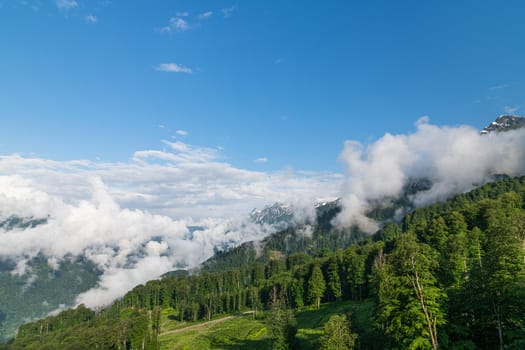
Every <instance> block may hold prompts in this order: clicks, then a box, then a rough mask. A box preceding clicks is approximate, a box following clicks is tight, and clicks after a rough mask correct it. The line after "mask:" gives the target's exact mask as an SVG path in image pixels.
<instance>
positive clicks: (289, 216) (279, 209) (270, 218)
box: [250, 203, 294, 227]
mask: <svg viewBox="0 0 525 350" xmlns="http://www.w3.org/2000/svg"><path fill="white" fill-rule="evenodd" d="M293 216H294V214H293V209H292V206H291V205H289V204H285V203H274V204H273V205H270V206H267V207H265V208H264V209H253V210H252V211H251V213H250V219H251V220H252V221H253V222H255V223H257V224H261V225H262V224H268V225H278V226H285V227H286V226H288V225H289V224H291V223H292V220H293Z"/></svg>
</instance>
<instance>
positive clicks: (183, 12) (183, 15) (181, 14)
mask: <svg viewBox="0 0 525 350" xmlns="http://www.w3.org/2000/svg"><path fill="white" fill-rule="evenodd" d="M176 15H177V17H188V16H189V15H190V13H189V12H188V11H182V12H177V13H176Z"/></svg>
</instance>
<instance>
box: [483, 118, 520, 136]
mask: <svg viewBox="0 0 525 350" xmlns="http://www.w3.org/2000/svg"><path fill="white" fill-rule="evenodd" d="M523 127H525V117H518V116H515V115H510V114H502V115H500V116H499V117H498V118H496V120H495V121H493V122H492V123H490V125H487V126H486V127H484V128H483V130H481V132H480V133H481V134H482V135H483V134H490V133H491V132H501V131H508V130H513V129H519V128H523Z"/></svg>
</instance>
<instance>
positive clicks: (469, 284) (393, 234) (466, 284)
mask: <svg viewBox="0 0 525 350" xmlns="http://www.w3.org/2000/svg"><path fill="white" fill-rule="evenodd" d="M524 203H525V176H523V177H518V178H505V179H501V180H498V181H496V182H493V183H489V184H485V185H483V186H481V187H479V188H477V189H475V190H473V191H470V192H468V193H464V194H458V195H456V196H454V197H453V198H450V199H449V200H447V201H445V202H440V203H435V204H432V205H430V206H428V207H424V208H419V209H415V210H414V211H412V212H410V213H409V214H408V215H406V216H405V217H404V218H403V219H402V220H401V221H400V222H399V223H390V224H388V225H386V226H385V227H384V228H383V229H381V230H380V231H378V232H377V233H376V234H374V235H372V236H370V235H368V236H365V237H363V238H362V239H361V240H360V241H359V242H353V243H348V242H347V243H346V245H345V244H343V243H342V242H341V241H338V242H337V243H338V244H339V247H340V248H343V249H337V250H336V249H321V250H319V249H317V250H316V249H311V247H312V246H318V247H319V246H322V245H323V240H324V239H325V237H326V236H327V235H330V234H331V232H317V231H319V228H318V227H317V226H316V227H314V228H313V233H312V236H311V238H308V239H309V240H307V241H305V242H307V243H308V244H307V246H306V247H303V249H299V250H297V252H296V253H291V254H289V253H288V252H287V251H286V250H285V249H286V247H287V243H286V240H287V237H289V236H290V235H293V234H295V235H297V236H298V237H300V236H304V234H305V232H304V230H305V228H306V227H305V226H298V227H294V228H293V229H292V228H290V229H288V230H286V231H283V232H279V233H276V234H274V235H271V236H270V237H268V238H267V239H266V240H265V241H264V242H263V243H264V246H261V247H260V248H263V249H262V251H260V250H261V249H257V247H255V246H254V247H253V248H255V253H256V255H255V256H254V260H252V261H248V262H241V263H237V264H236V265H233V266H227V265H224V266H223V267H222V268H220V269H217V270H216V271H201V272H200V273H195V274H192V275H190V276H186V275H180V276H176V277H174V276H168V277H165V278H163V279H161V280H154V281H150V282H147V283H146V284H144V285H139V286H137V287H135V288H134V289H133V290H131V291H129V292H128V293H127V294H126V295H125V296H124V297H123V298H121V299H119V300H118V301H116V302H115V303H114V304H113V305H112V306H111V307H108V308H106V309H104V310H99V311H98V312H96V313H95V312H93V311H91V310H89V309H86V308H85V307H83V306H79V307H78V308H77V309H74V310H68V311H65V312H62V313H60V314H59V315H57V316H53V317H47V318H45V319H43V320H40V321H36V322H32V323H29V324H26V325H23V326H21V327H20V329H19V332H18V335H17V337H16V339H15V340H13V341H12V342H11V343H10V344H8V345H6V346H5V348H6V349H13V350H15V349H28V348H38V349H44V348H45V349H59V348H70V349H84V348H86V349H88V348H99V349H110V348H144V349H159V348H170V349H173V348H199V349H213V348H229V349H246V348H253V349H259V348H261V349H262V348H266V346H265V344H266V343H267V342H271V337H272V336H273V335H274V334H275V333H274V332H273V331H272V332H270V331H268V328H269V327H274V322H273V320H274V319H273V317H276V318H275V319H278V318H277V317H278V316H279V315H280V313H279V312H277V313H276V312H274V311H275V310H277V311H279V310H282V309H285V308H289V309H290V311H289V312H290V313H291V315H292V316H291V317H292V318H293V317H294V316H295V318H296V320H297V321H298V322H297V323H298V326H299V328H300V329H303V331H301V330H299V332H298V333H297V336H294V333H292V334H291V337H292V338H293V339H295V341H298V342H299V345H298V346H300V347H301V348H304V349H313V348H316V342H317V340H318V339H321V338H320V337H321V336H322V334H323V329H322V327H323V325H324V323H325V322H326V321H328V320H329V319H331V318H332V317H333V316H334V315H339V314H341V313H345V312H346V311H351V315H350V317H349V318H351V324H350V326H348V327H350V328H351V330H352V332H355V333H357V334H358V337H359V338H358V340H359V344H358V346H359V348H364V349H400V348H401V349H407V348H425V349H430V348H435V349H437V348H447V349H449V348H450V349H452V348H453V349H459V348H461V349H476V348H477V349H496V348H509V349H523V345H524V343H523V339H525V330H524V329H523V326H522V325H523V324H525V315H524V314H523V312H522V310H523V308H524V307H525V265H523V258H524V256H525V251H524V249H523V235H524V232H523V227H522V225H521V224H522V223H523V222H525V206H524ZM331 231H332V232H335V229H333V228H332V230H331ZM316 232H317V233H316ZM339 233H343V234H344V232H339ZM306 237H308V236H306ZM274 244H275V245H274ZM232 251H235V249H234V250H232ZM232 251H230V252H228V253H224V256H228V255H229V256H230V257H231V252H232ZM314 276H317V277H320V279H319V278H317V277H316V278H314ZM276 300H277V301H279V303H276V302H275V301H276ZM334 301H335V302H334ZM319 302H322V303H324V304H323V305H321V307H320V308H319ZM277 304H278V305H277ZM275 305H277V306H275ZM316 305H317V306H316ZM494 305H496V306H497V307H494ZM276 308H279V309H276ZM292 310H293V311H292ZM261 311H263V312H262V315H261ZM275 315H277V316H275ZM243 317H245V318H243ZM265 318H266V320H267V321H266V322H265V323H264V322H263V320H264V319H265ZM321 319H322V320H323V321H322V322H321ZM229 320H231V321H232V322H234V321H236V320H237V322H235V324H231V323H227V322H229ZM248 320H253V322H248ZM268 320H269V321H268ZM428 320H431V322H427V321H428ZM473 320H474V321H473ZM188 321H190V322H191V323H189V324H188ZM292 321H293V319H292ZM195 322H201V323H199V324H194V323H195ZM222 322H225V323H222ZM257 322H258V323H257ZM254 323H257V325H254ZM211 324H213V330H214V332H213V334H209V333H210V332H208V331H205V332H203V329H204V327H207V326H210V325H211ZM279 324H280V323H279ZM279 324H278V325H279ZM291 324H293V322H291ZM235 325H237V326H235ZM265 326H266V328H265ZM197 327H198V328H199V331H198V332H196V331H195V330H196V328H197ZM232 327H234V328H233V329H232ZM252 327H255V328H254V329H253V328H252ZM277 327H280V326H277ZM282 327H283V328H284V327H285V326H282ZM263 328H265V329H266V331H264V330H263ZM272 329H273V328H272ZM325 330H326V328H325ZM189 332H191V334H194V335H195V336H196V337H193V338H194V339H193V338H192V340H191V342H188V340H189V339H188V338H187V336H189V335H190V333H189ZM203 333H207V334H203ZM305 333H306V335H307V336H305ZM325 334H326V333H325ZM293 339H292V340H293ZM0 348H1V346H0Z"/></svg>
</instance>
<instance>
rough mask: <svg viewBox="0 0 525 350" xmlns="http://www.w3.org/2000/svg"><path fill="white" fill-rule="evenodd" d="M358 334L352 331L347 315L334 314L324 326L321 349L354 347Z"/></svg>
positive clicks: (348, 349) (335, 349)
mask: <svg viewBox="0 0 525 350" xmlns="http://www.w3.org/2000/svg"><path fill="white" fill-rule="evenodd" d="M356 339H357V334H355V333H352V332H351V329H350V322H349V321H348V318H347V316H346V315H333V316H331V317H330V319H329V320H328V322H327V323H326V325H325V326H324V330H323V335H322V336H321V339H320V341H319V345H320V346H319V349H320V350H351V349H354V346H355V341H356Z"/></svg>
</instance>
